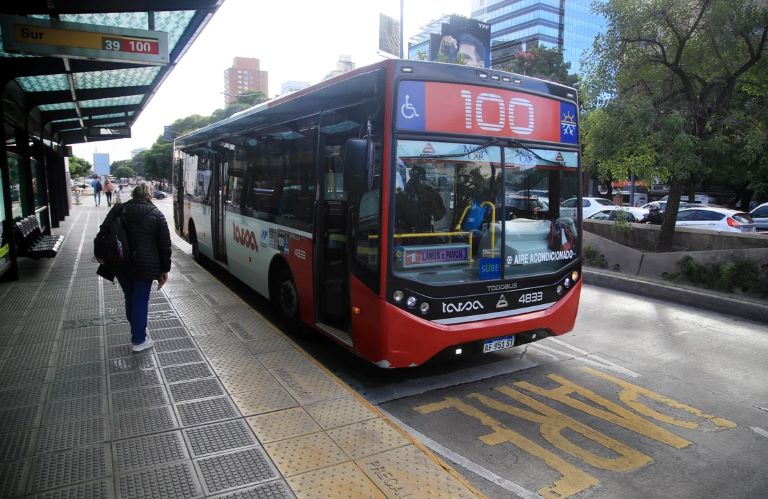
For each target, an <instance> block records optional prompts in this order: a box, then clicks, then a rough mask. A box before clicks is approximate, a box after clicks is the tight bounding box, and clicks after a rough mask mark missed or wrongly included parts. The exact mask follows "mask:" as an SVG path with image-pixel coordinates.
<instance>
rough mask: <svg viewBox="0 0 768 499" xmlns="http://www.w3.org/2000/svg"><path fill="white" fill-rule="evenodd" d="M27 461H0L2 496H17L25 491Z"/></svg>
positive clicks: (0, 490)
mask: <svg viewBox="0 0 768 499" xmlns="http://www.w3.org/2000/svg"><path fill="white" fill-rule="evenodd" d="M28 465H29V463H28V462H27V461H15V462H12V463H7V464H5V463H0V497H15V496H18V495H21V494H23V493H24V483H25V482H26V480H25V479H26V477H27V471H28V470H27V468H28Z"/></svg>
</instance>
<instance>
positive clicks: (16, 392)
mask: <svg viewBox="0 0 768 499" xmlns="http://www.w3.org/2000/svg"><path fill="white" fill-rule="evenodd" d="M42 398H43V387H42V386H28V387H25V388H14V389H13V390H5V391H2V392H0V407H3V408H11V407H20V406H23V405H35V404H38V403H39V402H40V401H41V400H42Z"/></svg>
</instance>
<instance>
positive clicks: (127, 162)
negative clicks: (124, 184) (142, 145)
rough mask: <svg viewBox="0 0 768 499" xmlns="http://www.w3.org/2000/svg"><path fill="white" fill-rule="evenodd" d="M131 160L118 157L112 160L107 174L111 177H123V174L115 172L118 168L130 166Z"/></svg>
mask: <svg viewBox="0 0 768 499" xmlns="http://www.w3.org/2000/svg"><path fill="white" fill-rule="evenodd" d="M132 162H133V161H132V160H130V159H118V160H117V161H113V162H112V164H111V165H109V174H110V175H112V176H113V177H124V176H125V175H118V174H117V173H115V172H116V171H117V170H118V169H120V168H124V167H130V166H131V163H132Z"/></svg>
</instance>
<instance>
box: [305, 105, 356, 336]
mask: <svg viewBox="0 0 768 499" xmlns="http://www.w3.org/2000/svg"><path fill="white" fill-rule="evenodd" d="M330 114H336V113H330ZM330 118H336V117H335V116H329V115H328V114H326V115H324V120H325V123H328V122H329V121H328V120H329V119H330ZM329 129H330V130H331V131H329V132H326V131H323V129H322V127H321V146H320V161H321V165H322V168H321V172H320V178H319V185H320V186H321V193H320V196H319V202H318V204H317V212H316V213H315V221H316V223H315V229H316V232H315V235H314V237H315V259H314V261H315V264H314V272H315V285H314V288H315V304H316V310H315V314H316V317H317V322H318V325H319V326H320V327H322V328H323V329H324V330H325V331H326V332H328V333H330V334H333V335H334V336H336V337H337V338H339V339H340V340H342V341H344V342H346V343H348V344H351V343H352V338H351V335H350V330H351V329H350V328H351V321H350V299H349V261H348V258H349V251H348V246H347V244H348V242H347V216H348V214H347V210H348V203H347V192H346V191H345V190H344V170H343V168H344V143H345V142H346V139H347V135H348V134H347V133H334V132H335V129H333V128H331V127H329ZM354 132H355V133H356V132H357V130H355V131H354Z"/></svg>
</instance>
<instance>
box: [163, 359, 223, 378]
mask: <svg viewBox="0 0 768 499" xmlns="http://www.w3.org/2000/svg"><path fill="white" fill-rule="evenodd" d="M163 376H165V380H166V381H167V382H168V383H176V382H178V381H185V380H193V379H202V378H210V377H213V372H212V371H211V369H210V368H209V367H208V364H206V363H204V362H201V363H200V364H185V365H183V366H175V367H166V368H163Z"/></svg>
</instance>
